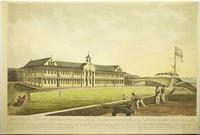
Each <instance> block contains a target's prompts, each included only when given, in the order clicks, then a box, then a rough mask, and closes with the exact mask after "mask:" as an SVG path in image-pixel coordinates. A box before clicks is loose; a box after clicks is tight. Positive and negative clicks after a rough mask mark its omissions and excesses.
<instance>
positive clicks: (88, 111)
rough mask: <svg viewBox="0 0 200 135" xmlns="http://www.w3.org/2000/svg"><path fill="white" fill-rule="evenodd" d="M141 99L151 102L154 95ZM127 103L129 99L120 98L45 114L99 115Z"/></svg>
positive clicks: (147, 102) (153, 100) (146, 102)
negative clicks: (120, 99) (109, 101)
mask: <svg viewBox="0 0 200 135" xmlns="http://www.w3.org/2000/svg"><path fill="white" fill-rule="evenodd" d="M143 101H144V103H145V104H152V103H154V102H155V97H154V96H149V97H144V98H143ZM129 103H130V100H122V101H116V102H111V103H105V104H99V105H91V106H85V107H79V108H74V109H68V110H65V111H60V112H54V113H49V114H47V116H100V115H103V114H106V113H111V112H112V111H113V107H114V106H126V105H127V104H129ZM134 108H135V105H134Z"/></svg>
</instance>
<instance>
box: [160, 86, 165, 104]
mask: <svg viewBox="0 0 200 135" xmlns="http://www.w3.org/2000/svg"><path fill="white" fill-rule="evenodd" d="M160 97H161V102H162V103H165V86H164V85H163V86H162V88H161V96H160Z"/></svg>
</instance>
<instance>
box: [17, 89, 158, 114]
mask: <svg viewBox="0 0 200 135" xmlns="http://www.w3.org/2000/svg"><path fill="white" fill-rule="evenodd" d="M132 92H135V93H136V95H139V96H142V97H143V96H152V95H154V87H142V86H141V87H131V88H130V87H124V88H99V89H74V90H72V89H71V90H70V89H64V90H62V96H61V98H59V96H58V95H59V90H55V91H48V92H33V93H31V94H30V96H31V97H30V103H29V104H28V105H27V106H26V107H25V108H24V109H23V110H22V111H21V112H20V113H19V114H34V113H42V112H50V111H57V110H61V109H69V108H75V107H80V106H86V105H94V104H102V103H107V102H112V101H118V100H121V99H122V94H126V95H127V96H128V97H130V96H131V93H132Z"/></svg>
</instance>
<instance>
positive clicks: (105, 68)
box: [94, 65, 118, 71]
mask: <svg viewBox="0 0 200 135" xmlns="http://www.w3.org/2000/svg"><path fill="white" fill-rule="evenodd" d="M94 66H95V68H96V70H97V71H115V70H116V68H117V67H118V65H108V66H107V65H94Z"/></svg>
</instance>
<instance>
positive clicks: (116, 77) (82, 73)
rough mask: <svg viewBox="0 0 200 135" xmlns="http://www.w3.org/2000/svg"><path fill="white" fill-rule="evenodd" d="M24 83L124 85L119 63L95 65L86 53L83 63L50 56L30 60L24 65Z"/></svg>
mask: <svg viewBox="0 0 200 135" xmlns="http://www.w3.org/2000/svg"><path fill="white" fill-rule="evenodd" d="M21 69H23V70H24V77H23V78H24V83H25V84H29V85H32V86H36V87H40V88H65V87H98V86H101V87H107V86H114V87H115V86H124V72H122V69H121V68H120V66H119V65H108V66H105V65H95V64H92V62H91V57H90V55H89V54H88V56H87V57H86V62H85V63H74V62H63V61H55V60H54V59H53V58H52V57H49V58H44V59H38V60H30V61H29V62H28V63H27V64H26V65H25V66H24V67H22V68H21Z"/></svg>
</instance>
